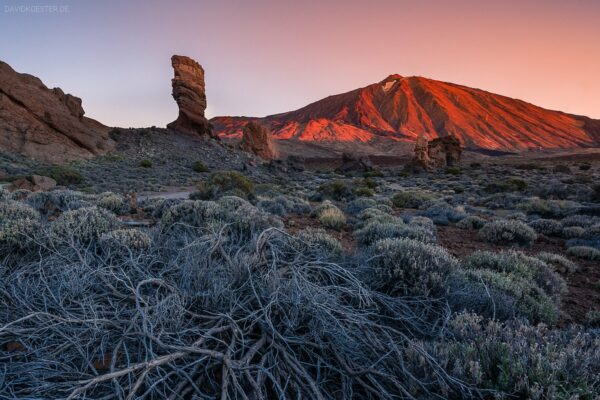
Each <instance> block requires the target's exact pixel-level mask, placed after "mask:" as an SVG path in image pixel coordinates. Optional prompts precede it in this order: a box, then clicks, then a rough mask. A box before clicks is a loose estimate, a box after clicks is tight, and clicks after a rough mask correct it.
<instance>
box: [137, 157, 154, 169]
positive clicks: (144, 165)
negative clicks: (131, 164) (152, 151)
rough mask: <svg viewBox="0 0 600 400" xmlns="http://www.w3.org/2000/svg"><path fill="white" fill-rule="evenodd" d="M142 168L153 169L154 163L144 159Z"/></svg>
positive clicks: (141, 164)
mask: <svg viewBox="0 0 600 400" xmlns="http://www.w3.org/2000/svg"><path fill="white" fill-rule="evenodd" d="M139 165H140V167H142V168H151V167H152V161H150V160H148V159H143V160H141V161H140V164H139Z"/></svg>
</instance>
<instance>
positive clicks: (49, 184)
mask: <svg viewBox="0 0 600 400" xmlns="http://www.w3.org/2000/svg"><path fill="white" fill-rule="evenodd" d="M54 187H56V181H55V180H54V179H52V178H49V177H47V176H42V175H31V176H29V177H27V178H21V179H17V180H16V181H14V182H12V183H11V184H10V186H9V187H8V190H10V191H15V190H19V189H26V190H29V191H31V192H45V191H48V190H50V189H53V188H54Z"/></svg>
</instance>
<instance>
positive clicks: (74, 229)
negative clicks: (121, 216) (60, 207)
mask: <svg viewBox="0 0 600 400" xmlns="http://www.w3.org/2000/svg"><path fill="white" fill-rule="evenodd" d="M119 224H120V222H119V220H118V219H117V218H116V217H115V215H114V214H113V213H111V212H110V211H108V210H104V209H101V208H97V207H89V208H80V209H77V210H72V211H67V212H65V213H63V214H62V215H61V216H60V217H58V218H57V219H56V220H55V221H53V222H52V223H51V225H50V232H51V239H52V241H53V242H57V243H61V242H72V241H77V242H82V243H89V242H93V241H95V240H97V239H98V238H99V237H100V236H102V235H103V234H105V233H108V232H110V231H112V230H114V229H116V228H117V227H118V226H119Z"/></svg>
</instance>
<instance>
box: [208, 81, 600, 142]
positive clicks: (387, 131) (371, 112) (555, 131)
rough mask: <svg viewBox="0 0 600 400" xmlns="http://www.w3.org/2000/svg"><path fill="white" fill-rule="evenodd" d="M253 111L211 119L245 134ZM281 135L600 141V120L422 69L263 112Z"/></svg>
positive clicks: (225, 132)
mask: <svg viewBox="0 0 600 400" xmlns="http://www.w3.org/2000/svg"><path fill="white" fill-rule="evenodd" d="M250 119H256V118H246V117H216V118H213V119H212V120H211V122H212V124H213V126H214V128H215V130H216V131H217V132H218V133H219V134H220V135H222V136H226V137H238V136H240V135H241V131H242V128H243V126H244V125H245V123H246V122H247V121H248V120H250ZM258 120H259V121H260V122H262V123H264V124H267V125H268V126H270V128H271V129H272V130H273V133H274V135H275V136H276V137H277V138H279V139H295V140H300V141H318V142H327V141H333V142H369V141H374V140H377V141H380V140H385V139H389V140H395V141H412V140H414V139H415V138H416V137H417V135H419V133H421V132H423V133H425V135H426V136H428V137H437V136H445V135H448V134H454V135H456V136H458V137H459V138H460V140H461V141H462V143H463V144H464V145H465V146H466V147H468V148H487V149H500V150H524V149H528V148H539V147H543V148H569V147H586V146H595V145H598V144H599V143H600V121H598V120H593V119H589V118H587V117H581V116H576V115H570V114H565V113H562V112H559V111H550V110H546V109H543V108H541V107H537V106H535V105H533V104H529V103H526V102H524V101H521V100H516V99H512V98H509V97H505V96H501V95H497V94H493V93H489V92H486V91H483V90H479V89H472V88H468V87H466V86H461V85H456V84H453V83H446V82H440V81H436V80H433V79H426V78H422V77H402V76H400V75H390V76H389V77H387V78H386V79H384V80H383V81H381V82H379V83H375V84H373V85H369V86H366V87H364V88H361V89H356V90H353V91H351V92H347V93H343V94H339V95H335V96H329V97H327V98H324V99H322V100H319V101H317V102H315V103H312V104H309V105H307V106H306V107H303V108H301V109H299V110H296V111H291V112H287V113H283V114H277V115H271V116H268V117H265V118H259V119H258Z"/></svg>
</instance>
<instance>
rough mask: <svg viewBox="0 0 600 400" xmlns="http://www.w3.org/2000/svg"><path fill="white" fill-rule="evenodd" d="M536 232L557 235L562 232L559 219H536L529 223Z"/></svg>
mask: <svg viewBox="0 0 600 400" xmlns="http://www.w3.org/2000/svg"><path fill="white" fill-rule="evenodd" d="M529 226H530V227H532V228H533V229H534V230H535V231H536V232H537V233H539V234H542V235H547V236H558V235H560V234H561V233H562V230H563V226H562V223H561V222H560V221H557V220H555V219H543V218H540V219H536V220H534V221H531V222H530V223H529Z"/></svg>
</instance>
